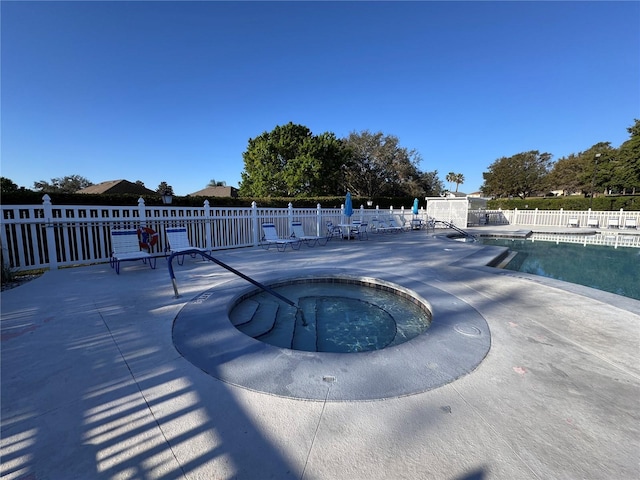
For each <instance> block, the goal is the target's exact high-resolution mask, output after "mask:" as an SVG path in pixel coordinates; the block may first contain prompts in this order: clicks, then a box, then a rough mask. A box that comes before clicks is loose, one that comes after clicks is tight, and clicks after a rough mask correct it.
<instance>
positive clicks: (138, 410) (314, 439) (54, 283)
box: [0, 227, 640, 480]
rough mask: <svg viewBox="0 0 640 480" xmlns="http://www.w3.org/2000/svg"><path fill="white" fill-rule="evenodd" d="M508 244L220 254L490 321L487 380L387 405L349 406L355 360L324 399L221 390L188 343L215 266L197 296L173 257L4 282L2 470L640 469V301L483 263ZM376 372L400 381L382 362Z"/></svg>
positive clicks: (114, 474)
mask: <svg viewBox="0 0 640 480" xmlns="http://www.w3.org/2000/svg"><path fill="white" fill-rule="evenodd" d="M517 229H518V230H523V227H517ZM470 230H472V229H470ZM481 230H482V231H483V232H487V231H488V230H496V231H502V232H504V231H509V230H515V229H514V228H513V227H511V228H509V227H482V228H481ZM499 251H500V248H499V247H483V246H482V245H477V244H471V243H462V242H455V241H451V240H447V239H444V238H441V237H435V236H433V234H431V233H428V232H426V231H410V232H405V233H402V234H387V235H370V236H369V240H368V241H361V242H360V241H339V240H332V241H331V242H329V243H328V245H327V246H324V247H320V246H318V247H315V248H307V247H305V246H302V248H301V249H300V250H299V251H290V250H288V251H286V252H285V253H280V252H277V251H275V250H273V249H272V250H269V251H265V250H263V249H260V248H250V249H237V250H230V251H221V252H214V255H215V256H216V258H218V259H220V260H222V261H223V262H225V263H227V264H229V265H231V266H232V267H234V268H236V269H238V270H239V271H241V272H243V273H245V274H247V275H249V276H256V277H259V278H261V279H263V278H268V277H269V275H271V273H273V274H274V275H277V276H282V275H287V274H291V275H296V274H299V273H305V272H312V271H314V270H316V269H322V270H326V269H331V268H335V269H336V270H341V271H344V270H345V269H346V270H353V271H355V272H357V273H358V274H361V273H366V274H367V275H369V276H371V277H376V278H382V279H393V281H395V282H396V283H402V279H406V281H407V282H408V284H411V285H419V284H423V285H424V286H425V288H428V289H429V291H430V292H437V291H441V292H443V296H442V298H443V299H444V298H448V299H452V301H451V305H450V308H453V309H455V308H456V305H460V306H461V308H462V307H464V308H471V309H472V310H473V311H474V312H475V313H474V314H476V315H479V316H481V317H482V318H483V319H484V321H486V324H487V325H488V328H489V331H490V337H491V338H490V341H491V342H490V343H491V345H490V349H489V351H488V353H487V355H486V357H485V358H484V360H483V361H482V362H481V363H480V364H479V365H478V366H477V367H476V368H475V370H472V371H470V372H469V373H467V374H466V375H464V376H462V377H460V378H458V379H457V380H454V381H452V382H451V383H447V384H445V385H442V386H439V387H437V388H433V389H428V390H426V391H421V392H419V393H414V394H408V395H401V396H391V397H389V398H385V399H377V400H370V401H351V400H334V399H332V395H331V393H332V392H331V389H332V388H334V387H335V388H338V387H337V386H338V384H339V383H340V382H341V380H343V381H348V380H345V379H349V378H350V376H349V375H350V373H352V372H349V368H350V367H349V362H345V363H344V365H342V366H340V365H337V366H336V368H342V372H341V371H337V372H336V371H333V372H328V373H331V374H332V375H335V378H336V382H335V384H333V385H334V386H332V384H331V383H326V386H324V387H323V388H326V392H327V394H326V397H325V399H323V400H301V399H298V398H291V397H289V396H283V395H276V394H272V393H264V392H262V391H258V390H256V389H249V388H245V387H242V386H238V385H235V384H233V383H230V382H226V381H222V380H220V379H219V378H216V376H212V375H209V374H207V373H205V372H204V371H202V370H201V369H200V368H198V367H196V366H194V365H193V364H191V363H190V362H188V361H187V360H186V359H185V358H183V357H182V356H181V355H180V353H179V352H178V351H177V350H176V348H175V347H174V345H173V341H172V326H173V322H174V319H175V318H176V317H177V316H178V314H179V312H180V311H181V309H182V308H183V307H185V305H187V304H188V303H189V302H192V301H193V300H194V299H195V298H197V297H198V296H199V295H201V294H202V293H203V292H207V291H213V292H216V289H215V287H220V288H221V289H223V288H224V287H225V285H229V284H231V283H232V282H235V281H237V278H236V277H234V276H233V274H231V273H229V272H227V271H226V270H224V269H222V268H220V267H219V266H217V265H214V264H212V263H210V262H203V261H202V260H200V259H195V260H193V259H189V258H188V259H186V260H185V264H184V265H183V266H178V265H177V264H176V265H175V269H176V278H177V283H178V286H179V289H180V294H181V296H180V297H179V298H175V297H174V292H173V288H172V285H171V282H170V279H169V274H168V270H167V268H166V262H164V260H162V259H158V262H157V263H158V267H157V269H156V270H151V269H150V268H149V267H148V266H146V265H143V264H142V262H125V263H123V264H122V268H121V272H120V275H116V273H115V271H114V270H112V269H111V268H110V267H109V265H108V264H102V265H94V266H89V267H78V268H69V269H63V270H58V271H52V272H47V273H45V274H44V275H43V276H42V277H40V278H38V279H36V280H33V281H31V282H29V283H27V284H24V285H22V286H20V287H18V288H15V289H12V290H7V291H4V292H2V294H1V297H0V298H1V301H2V303H1V309H2V310H1V314H2V315H1V334H2V338H1V343H0V348H1V352H0V353H1V362H2V364H1V374H2V377H1V405H0V408H1V410H0V411H1V431H0V433H1V443H0V453H1V454H2V466H1V467H0V468H1V470H0V475H1V476H2V478H3V479H24V480H43V479H54V480H57V479H60V480H70V479H83V480H84V479H178V478H184V479H207V480H210V479H269V478H273V479H289V478H291V479H305V480H310V479H323V480H324V479H336V480H341V479H345V480H347V479H348V480H358V479H363V480H365V479H366V480H372V479H385V480H387V479H447V480H449V479H451V480H453V479H456V480H462V479H464V480H472V479H474V480H479V479H622V480H626V479H629V480H631V479H638V478H640V460H639V459H640V400H639V399H640V363H639V361H638V360H639V356H640V355H639V353H640V301H636V300H632V299H628V298H625V297H621V296H618V295H614V294H609V293H605V292H600V291H598V290H593V289H590V288H586V287H581V286H578V285H572V284H566V283H564V282H560V281H556V280H551V279H545V278H541V277H536V276H532V275H528V274H522V273H517V272H509V271H503V270H497V269H493V268H489V267H485V266H483V265H486V263H487V261H488V260H490V259H491V258H493V257H495V255H496V254H497V253H498V252H499ZM632 267H633V268H638V266H637V265H636V266H630V268H632ZM399 279H400V280H399ZM212 289H213V290H212ZM432 294H433V295H437V293H432ZM427 300H429V299H427ZM432 300H434V301H435V300H436V299H435V298H434V299H432ZM434 313H435V314H436V315H437V312H434ZM212 321H221V322H222V321H226V320H225V319H224V318H212ZM270 348H275V347H270ZM281 353H282V355H287V351H286V350H282V352H281ZM463 353H464V352H460V354H461V355H462V354H463ZM347 355H358V354H347ZM416 355H420V351H419V350H416ZM270 361H271V360H270V359H267V357H265V362H270ZM410 361H411V360H410V359H407V362H410ZM409 366H410V365H408V367H409ZM223 367H224V366H222V367H221V368H223ZM441 369H442V366H440V365H438V362H437V361H435V360H434V361H432V362H429V363H428V366H427V368H425V369H424V370H419V371H416V370H415V369H411V368H407V371H406V373H405V374H406V375H414V376H416V380H418V381H420V380H425V379H426V381H427V383H429V378H430V377H432V376H438V375H439V374H440V372H441ZM264 371H265V369H264V365H263V368H262V370H260V372H261V373H260V374H261V375H265V373H264ZM267 372H268V368H267ZM398 374H400V375H402V374H403V373H402V372H400V373H398ZM220 376H221V377H223V375H220ZM361 376H362V377H364V380H365V381H368V382H375V383H378V384H380V383H384V382H385V379H384V378H380V377H379V376H378V370H377V369H376V368H375V365H372V368H371V369H370V371H369V372H366V371H364V372H363V373H362V374H361ZM421 376H423V377H424V378H422V377H421ZM296 380H297V381H302V382H304V379H303V380H300V379H296ZM290 381H291V380H288V379H287V375H279V376H275V375H274V378H272V379H271V380H270V382H271V383H273V384H278V383H280V386H286V382H290ZM308 381H309V382H310V383H312V382H315V384H317V383H318V382H319V381H321V379H320V380H319V379H318V378H311V376H310V377H309V378H308ZM283 391H286V389H283Z"/></svg>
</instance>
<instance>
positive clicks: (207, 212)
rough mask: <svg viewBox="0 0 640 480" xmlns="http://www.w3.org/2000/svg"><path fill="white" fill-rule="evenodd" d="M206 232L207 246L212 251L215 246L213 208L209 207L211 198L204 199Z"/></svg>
mask: <svg viewBox="0 0 640 480" xmlns="http://www.w3.org/2000/svg"><path fill="white" fill-rule="evenodd" d="M204 234H205V243H206V245H205V247H206V248H207V250H209V251H211V249H212V248H213V240H212V238H213V236H212V235H211V234H212V229H211V209H210V208H209V200H205V201H204Z"/></svg>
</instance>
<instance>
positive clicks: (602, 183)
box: [481, 119, 640, 198]
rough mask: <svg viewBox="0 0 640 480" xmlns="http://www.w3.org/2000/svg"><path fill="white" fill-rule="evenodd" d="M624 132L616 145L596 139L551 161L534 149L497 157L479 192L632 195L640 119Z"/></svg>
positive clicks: (637, 185)
mask: <svg viewBox="0 0 640 480" xmlns="http://www.w3.org/2000/svg"><path fill="white" fill-rule="evenodd" d="M627 131H628V132H629V135H630V138H629V140H627V141H625V142H624V143H623V144H622V145H620V147H619V148H614V147H612V146H611V142H599V143H596V144H595V145H593V146H592V147H590V148H589V149H587V150H585V151H584V152H580V153H577V154H573V153H572V154H570V155H568V156H566V157H562V158H560V159H559V160H558V161H556V162H555V163H554V162H552V155H551V154H550V153H540V152H539V151H538V150H532V151H529V152H522V153H518V154H516V155H513V156H511V157H502V158H499V159H497V160H496V161H495V162H493V163H492V164H491V165H490V166H489V169H488V171H487V172H484V173H483V174H482V175H483V178H484V184H483V185H482V187H481V190H482V193H483V195H485V196H488V197H493V198H506V197H520V198H526V197H530V196H532V195H536V194H537V195H540V194H543V195H544V194H545V193H548V192H551V191H553V190H561V191H562V194H563V195H572V194H576V193H583V194H584V195H591V194H593V195H594V196H597V195H598V194H612V193H613V194H623V195H624V194H627V193H631V194H635V193H636V191H638V190H640V120H637V119H636V120H635V123H634V125H633V126H631V127H629V128H627Z"/></svg>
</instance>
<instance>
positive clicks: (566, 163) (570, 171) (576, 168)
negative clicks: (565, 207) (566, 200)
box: [546, 153, 585, 195]
mask: <svg viewBox="0 0 640 480" xmlns="http://www.w3.org/2000/svg"><path fill="white" fill-rule="evenodd" d="M584 171H585V161H584V158H583V157H581V156H579V155H575V154H573V153H572V154H570V155H569V156H568V157H563V158H561V159H560V160H558V161H557V162H555V163H554V164H553V167H552V168H551V171H550V172H549V176H548V177H547V185H546V186H547V188H546V190H562V192H563V195H571V194H572V193H577V192H579V191H580V190H581V189H582V188H583V187H584V185H583V177H584Z"/></svg>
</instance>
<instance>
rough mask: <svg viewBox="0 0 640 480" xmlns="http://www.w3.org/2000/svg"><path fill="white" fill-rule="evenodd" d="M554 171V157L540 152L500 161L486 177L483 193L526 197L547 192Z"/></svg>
mask: <svg viewBox="0 0 640 480" xmlns="http://www.w3.org/2000/svg"><path fill="white" fill-rule="evenodd" d="M550 168H551V154H549V153H540V152H539V151H538V150H531V151H529V152H522V153H518V154H516V155H513V156H511V157H502V158H499V159H498V160H496V161H495V162H493V163H492V164H491V165H490V166H489V171H488V172H484V173H483V174H482V177H483V178H484V184H483V185H482V187H481V190H482V193H483V194H484V195H488V196H492V197H507V196H518V197H520V198H526V197H528V196H531V194H532V193H535V192H539V191H542V190H544V189H545V187H546V186H547V185H546V177H547V174H548V173H549V170H550Z"/></svg>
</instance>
